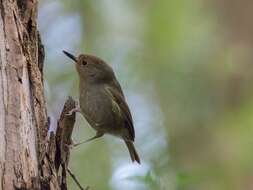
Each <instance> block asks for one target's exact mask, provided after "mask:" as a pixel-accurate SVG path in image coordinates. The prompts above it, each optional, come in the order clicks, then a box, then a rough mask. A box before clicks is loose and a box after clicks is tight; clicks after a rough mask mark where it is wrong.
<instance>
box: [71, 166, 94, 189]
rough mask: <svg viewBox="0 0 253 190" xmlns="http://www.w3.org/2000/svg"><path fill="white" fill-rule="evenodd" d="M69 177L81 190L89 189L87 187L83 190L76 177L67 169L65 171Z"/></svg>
mask: <svg viewBox="0 0 253 190" xmlns="http://www.w3.org/2000/svg"><path fill="white" fill-rule="evenodd" d="M67 171H68V173H69V175H70V176H71V177H72V179H73V180H74V181H75V182H76V184H77V186H78V187H79V188H80V189H81V190H88V189H89V188H90V187H89V186H87V187H86V188H85V189H84V188H83V187H82V185H81V184H80V183H79V181H78V180H77V178H76V176H75V175H74V174H73V173H72V172H71V170H70V169H69V168H68V169H67Z"/></svg>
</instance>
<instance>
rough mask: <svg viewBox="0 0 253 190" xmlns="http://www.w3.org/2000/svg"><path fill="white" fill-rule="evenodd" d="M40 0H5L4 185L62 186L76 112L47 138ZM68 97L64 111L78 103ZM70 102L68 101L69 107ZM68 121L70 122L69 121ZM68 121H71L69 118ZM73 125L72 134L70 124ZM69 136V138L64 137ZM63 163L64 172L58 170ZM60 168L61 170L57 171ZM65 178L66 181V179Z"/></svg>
mask: <svg viewBox="0 0 253 190" xmlns="http://www.w3.org/2000/svg"><path fill="white" fill-rule="evenodd" d="M37 4H38V1H37V0H0V189H3V190H12V189H50V190H51V189H52V190H55V189H61V187H63V186H64V188H65V189H67V186H66V184H64V185H62V184H63V183H65V181H66V175H65V176H62V173H63V172H65V174H66V167H67V162H68V159H67V158H68V157H69V149H68V147H67V148H65V147H64V148H63V144H62V143H63V142H64V143H66V142H67V143H70V136H71V133H72V129H73V125H74V121H75V115H73V116H65V114H63V115H62V117H61V119H60V121H59V123H62V124H61V129H62V130H58V133H57V135H56V136H57V137H59V136H60V137H59V138H57V139H56V138H55V135H54V134H51V135H50V139H48V138H47V133H48V127H49V119H48V117H47V112H46V104H45V97H44V93H43V91H44V89H43V61H44V48H43V45H42V44H41V40H40V36H39V33H38V31H37ZM73 102H74V101H73V100H72V99H69V100H68V101H67V102H66V105H65V108H64V111H63V113H65V112H66V110H69V109H71V108H73V105H74V103H73ZM66 106H67V107H66ZM67 121H68V122H67ZM65 122H67V123H66V124H65ZM66 126H68V127H69V128H72V129H71V131H68V132H66V133H69V134H68V135H62V134H65V132H64V131H65V129H67V127H66ZM67 130H69V129H67ZM63 138H66V139H68V140H66V139H65V140H64V139H63ZM60 166H63V169H62V173H59V172H58V170H59V168H60ZM58 173H59V174H58ZM64 180H65V181H64Z"/></svg>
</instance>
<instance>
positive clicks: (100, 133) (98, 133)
mask: <svg viewBox="0 0 253 190" xmlns="http://www.w3.org/2000/svg"><path fill="white" fill-rule="evenodd" d="M103 135H104V133H103V132H98V131H97V133H96V135H95V136H94V137H91V138H89V139H87V140H85V141H82V142H79V143H75V144H74V145H73V146H74V147H76V146H78V145H80V144H83V143H87V142H89V141H92V140H94V139H97V138H99V137H102V136H103Z"/></svg>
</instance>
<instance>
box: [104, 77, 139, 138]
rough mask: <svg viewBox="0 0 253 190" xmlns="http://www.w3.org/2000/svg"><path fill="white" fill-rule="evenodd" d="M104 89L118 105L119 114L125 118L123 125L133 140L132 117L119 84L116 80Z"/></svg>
mask: <svg viewBox="0 0 253 190" xmlns="http://www.w3.org/2000/svg"><path fill="white" fill-rule="evenodd" d="M106 90H107V91H108V93H110V95H111V97H112V98H113V101H114V102H116V104H117V105H118V106H119V108H120V110H121V114H122V115H123V117H124V119H125V120H124V122H125V127H126V128H127V129H128V131H129V136H130V138H131V139H130V140H132V141H134V138H135V132H134V125H133V119H132V115H131V112H130V110H129V107H128V105H127V103H126V100H125V98H124V95H123V92H122V90H121V87H120V85H119V84H118V82H117V84H116V83H115V84H114V85H110V86H107V87H106Z"/></svg>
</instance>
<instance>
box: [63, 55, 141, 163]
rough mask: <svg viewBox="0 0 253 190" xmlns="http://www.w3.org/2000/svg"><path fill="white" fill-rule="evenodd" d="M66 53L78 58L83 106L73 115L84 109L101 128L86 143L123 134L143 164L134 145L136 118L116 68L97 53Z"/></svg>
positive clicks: (95, 125) (91, 124) (80, 95)
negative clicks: (119, 80) (125, 95)
mask: <svg viewBox="0 0 253 190" xmlns="http://www.w3.org/2000/svg"><path fill="white" fill-rule="evenodd" d="M63 53H64V54H65V55H67V56H68V57H69V58H71V59H72V60H74V62H75V66H76V70H77V72H78V75H79V92H80V94H79V104H80V107H76V108H75V109H73V110H71V111H70V113H69V114H72V113H73V112H80V113H81V114H82V115H83V116H84V117H85V119H86V120H87V121H88V123H89V124H90V126H91V127H92V128H94V129H95V130H96V131H97V133H96V135H95V136H94V137H92V138H90V139H88V140H86V141H84V142H88V141H91V140H93V139H96V138H99V137H102V136H103V135H104V134H111V135H114V136H117V137H120V138H122V139H123V140H124V141H125V143H126V145H127V148H128V150H129V153H130V156H131V159H132V161H133V162H134V161H137V162H138V163H139V164H140V158H139V156H138V154H137V151H136V150H135V147H134V144H133V142H134V138H135V132H134V126H133V119H132V116H131V113H130V110H129V108H128V105H127V103H126V100H125V97H124V94H123V91H122V89H121V86H120V84H119V82H118V81H117V79H116V77H115V74H114V72H113V70H112V68H111V67H110V66H109V65H108V64H106V62H105V61H103V60H102V59H100V58H98V57H95V56H93V55H84V54H81V55H79V56H78V57H75V56H74V55H72V54H70V53H68V52H66V51H63ZM84 142H81V143H84ZM81 143H78V144H76V145H79V144H81Z"/></svg>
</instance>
